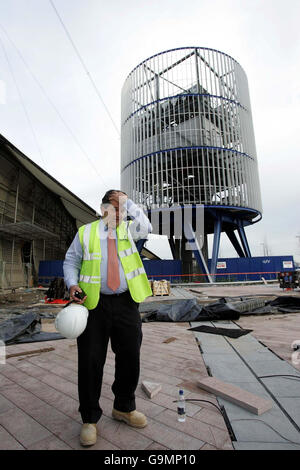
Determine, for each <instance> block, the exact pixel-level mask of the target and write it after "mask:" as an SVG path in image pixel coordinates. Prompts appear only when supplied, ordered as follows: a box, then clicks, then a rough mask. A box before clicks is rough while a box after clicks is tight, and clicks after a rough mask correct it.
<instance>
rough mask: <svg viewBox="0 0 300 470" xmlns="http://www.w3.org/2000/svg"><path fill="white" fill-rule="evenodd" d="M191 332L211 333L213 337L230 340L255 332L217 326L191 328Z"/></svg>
mask: <svg viewBox="0 0 300 470" xmlns="http://www.w3.org/2000/svg"><path fill="white" fill-rule="evenodd" d="M188 330H189V331H199V332H200V333H211V334H213V335H221V336H228V337H229V338H239V337H240V336H244V335H247V334H248V333H251V331H253V330H246V329H243V328H240V329H237V328H218V327H216V326H209V325H200V326H195V327H194V328H189V329H188Z"/></svg>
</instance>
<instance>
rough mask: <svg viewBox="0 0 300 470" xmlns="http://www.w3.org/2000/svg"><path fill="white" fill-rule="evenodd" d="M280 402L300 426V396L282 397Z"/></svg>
mask: <svg viewBox="0 0 300 470" xmlns="http://www.w3.org/2000/svg"><path fill="white" fill-rule="evenodd" d="M279 402H280V404H281V405H283V406H284V409H285V410H286V411H287V412H288V413H289V414H290V415H291V416H292V417H293V420H294V421H295V422H296V423H297V425H298V426H299V428H300V397H299V392H298V397H292V398H282V397H280V399H279Z"/></svg>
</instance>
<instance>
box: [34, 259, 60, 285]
mask: <svg viewBox="0 0 300 470" xmlns="http://www.w3.org/2000/svg"><path fill="white" fill-rule="evenodd" d="M56 277H64V272H63V260H51V261H40V264H39V278H38V279H39V280H38V282H39V284H40V285H43V286H48V285H50V284H51V282H52V281H53V279H55V278H56Z"/></svg>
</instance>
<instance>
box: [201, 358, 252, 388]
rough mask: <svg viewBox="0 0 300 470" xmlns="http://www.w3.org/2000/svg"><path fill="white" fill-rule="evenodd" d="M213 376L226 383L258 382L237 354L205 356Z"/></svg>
mask: <svg viewBox="0 0 300 470" xmlns="http://www.w3.org/2000/svg"><path fill="white" fill-rule="evenodd" d="M203 359H204V361H205V364H206V365H207V366H209V368H210V370H211V372H212V375H213V376H215V377H216V378H218V379H221V380H224V382H226V381H227V382H241V381H242V382H256V380H257V379H256V377H255V376H254V375H253V374H252V373H251V371H250V370H249V368H248V367H247V366H246V365H245V364H244V363H243V361H242V360H241V359H240V358H239V357H238V356H237V355H236V354H207V353H204V354H203Z"/></svg>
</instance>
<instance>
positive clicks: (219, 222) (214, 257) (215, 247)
mask: <svg viewBox="0 0 300 470" xmlns="http://www.w3.org/2000/svg"><path fill="white" fill-rule="evenodd" d="M221 229H222V216H220V215H218V214H217V215H216V219H215V227H214V243H213V252H212V258H211V267H210V271H211V274H212V276H213V280H215V273H216V270H217V261H218V255H219V248H220V238H221Z"/></svg>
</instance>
